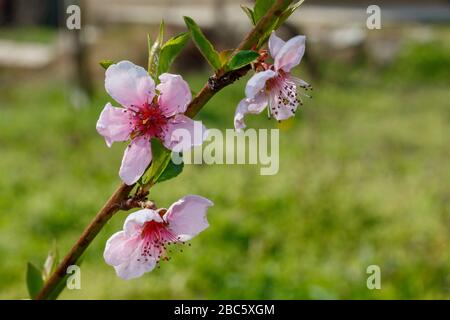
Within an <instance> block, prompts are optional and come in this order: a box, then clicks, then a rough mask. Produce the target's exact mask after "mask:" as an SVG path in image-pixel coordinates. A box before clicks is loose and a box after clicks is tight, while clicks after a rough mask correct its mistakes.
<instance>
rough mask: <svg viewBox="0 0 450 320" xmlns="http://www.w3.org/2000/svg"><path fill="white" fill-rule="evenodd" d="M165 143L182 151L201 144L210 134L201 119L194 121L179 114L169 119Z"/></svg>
mask: <svg viewBox="0 0 450 320" xmlns="http://www.w3.org/2000/svg"><path fill="white" fill-rule="evenodd" d="M166 128H167V131H166V133H165V134H164V137H163V144H164V146H165V147H166V148H167V149H170V150H172V151H174V152H181V151H186V150H189V149H191V148H192V147H195V146H201V145H202V143H203V141H205V139H206V138H207V136H208V131H207V130H206V128H205V126H204V125H203V124H202V122H201V121H194V120H192V119H191V118H189V117H186V116H185V115H181V114H178V115H176V116H175V117H173V118H172V119H170V120H169V123H168V124H167V127H166Z"/></svg>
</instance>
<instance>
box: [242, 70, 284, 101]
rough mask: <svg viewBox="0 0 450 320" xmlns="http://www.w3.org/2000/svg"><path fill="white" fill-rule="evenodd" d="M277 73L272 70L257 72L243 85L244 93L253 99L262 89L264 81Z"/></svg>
mask: <svg viewBox="0 0 450 320" xmlns="http://www.w3.org/2000/svg"><path fill="white" fill-rule="evenodd" d="M276 75H277V73H276V72H275V71H273V70H266V71H261V72H257V73H255V74H254V75H253V77H251V78H250V80H248V82H247V86H246V87H245V95H246V97H247V98H249V99H253V98H254V97H255V96H256V95H257V94H258V93H260V91H261V90H263V89H264V87H265V85H266V81H267V80H269V79H271V78H273V77H275V76H276Z"/></svg>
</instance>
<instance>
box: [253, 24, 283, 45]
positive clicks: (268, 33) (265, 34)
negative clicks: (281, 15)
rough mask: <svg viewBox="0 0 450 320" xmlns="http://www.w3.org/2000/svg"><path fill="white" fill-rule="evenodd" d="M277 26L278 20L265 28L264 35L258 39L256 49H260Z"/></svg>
mask: <svg viewBox="0 0 450 320" xmlns="http://www.w3.org/2000/svg"><path fill="white" fill-rule="evenodd" d="M277 25H278V19H276V20H274V21H273V22H272V24H271V25H270V26H269V27H268V28H267V30H266V31H265V32H264V34H263V35H262V36H261V37H260V38H259V41H258V45H257V46H256V47H257V48H261V47H262V46H263V45H264V44H265V43H266V42H267V40H268V39H269V37H270V34H271V33H272V31H273V30H275V29H276V28H277Z"/></svg>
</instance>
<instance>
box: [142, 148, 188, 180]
mask: <svg viewBox="0 0 450 320" xmlns="http://www.w3.org/2000/svg"><path fill="white" fill-rule="evenodd" d="M151 144H152V153H153V159H152V163H151V164H150V168H149V169H148V170H147V172H146V173H145V174H144V177H143V181H144V183H145V184H148V183H149V184H151V185H153V184H155V183H158V182H163V181H166V180H169V179H172V178H174V177H176V176H177V175H179V174H180V173H181V171H182V170H183V164H182V163H181V164H179V165H176V164H174V163H173V162H172V161H171V160H172V157H171V156H172V151H170V150H168V149H166V147H164V146H163V144H162V143H161V142H160V141H159V140H157V139H152V141H151Z"/></svg>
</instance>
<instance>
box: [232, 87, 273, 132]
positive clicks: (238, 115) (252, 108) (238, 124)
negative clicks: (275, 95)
mask: <svg viewBox="0 0 450 320" xmlns="http://www.w3.org/2000/svg"><path fill="white" fill-rule="evenodd" d="M267 103H268V99H267V96H266V95H265V94H264V93H260V94H258V95H256V97H255V98H254V99H248V98H245V99H242V100H241V101H240V102H239V104H238V106H237V108H236V112H235V114H234V128H235V129H236V131H238V132H240V131H242V129H244V128H245V127H246V125H245V122H244V117H245V115H246V114H248V113H253V114H258V113H261V112H262V111H263V110H264V108H265V107H266V106H267Z"/></svg>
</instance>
